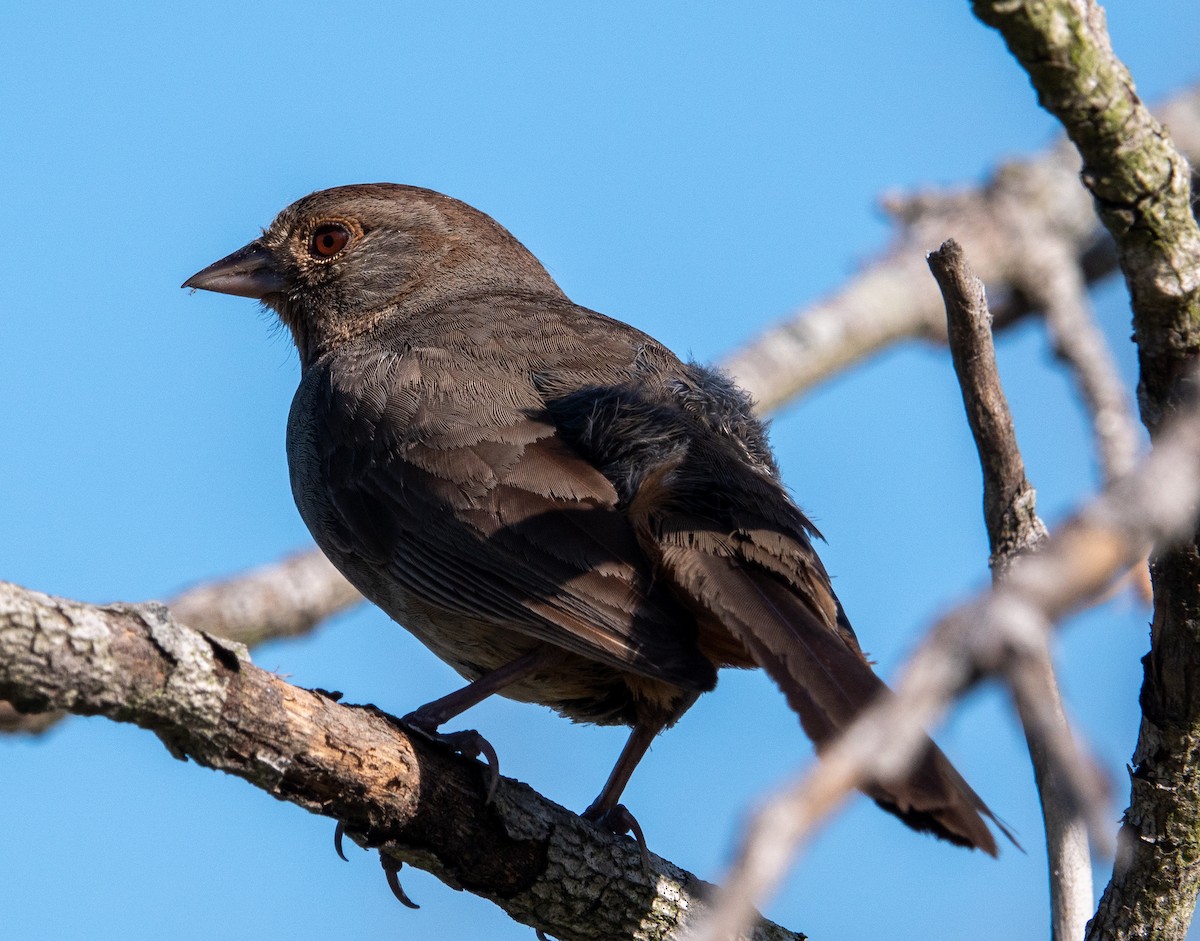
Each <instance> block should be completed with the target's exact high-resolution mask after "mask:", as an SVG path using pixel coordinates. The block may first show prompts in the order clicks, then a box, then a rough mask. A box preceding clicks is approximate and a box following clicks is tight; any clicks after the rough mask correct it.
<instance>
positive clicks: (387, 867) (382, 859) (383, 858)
mask: <svg viewBox="0 0 1200 941" xmlns="http://www.w3.org/2000/svg"><path fill="white" fill-rule="evenodd" d="M379 865H381V866H382V867H383V872H384V875H385V876H386V877H387V884H388V888H389V889H391V890H392V895H394V896H396V898H397V899H399V900H400V904H401V905H407V906H408V907H409V908H420V907H421V906H420V905H418V904H417V903H416V902H414V901H413V900H412V899H410V898H409V897H408V896H407V895H406V894H405V892H404V887H403V886H401V885H400V876H399V872H400V867H402V866H403V865H404V863H401V862H398V861H397V860H394V859H392V858H391V857H390V856H387V855H385V854H383V853H380V854H379Z"/></svg>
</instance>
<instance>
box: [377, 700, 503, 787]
mask: <svg viewBox="0 0 1200 941" xmlns="http://www.w3.org/2000/svg"><path fill="white" fill-rule="evenodd" d="M400 721H401V722H402V723H404V725H406V726H407V727H408V728H410V729H412V730H413V731H414V732H416V733H417V734H419V735H423V736H424V737H425V738H427V739H429V740H430V741H433V742H441V743H442V744H443V745H445V746H446V747H447V748H451V749H453V750H454V751H455V752H456V753H457V754H459V755H462V756H463V757H464V758H472V759H474V758H482V759H483V760H484V761H485V762H486V763H487V803H489V804H490V803H491V802H492V798H493V797H495V796H496V786H497V785H498V784H499V783H500V758H499V756H497V754H496V749H494V748H492V743H491V742H489V741H488V740H487V739H486V738H484V737H483V736H482V735H480V734H479V733H478V732H477V731H475V729H464V730H463V731H461V732H439V731H438V730H437V726H436V725H433V724H431V723H430V721H429V720H427V719H425V718H424V717H423V716H422V715H421V713H420V710H417V711H416V712H410V713H409V714H408V715H406V716H405V717H404V718H403V719H401V720H400Z"/></svg>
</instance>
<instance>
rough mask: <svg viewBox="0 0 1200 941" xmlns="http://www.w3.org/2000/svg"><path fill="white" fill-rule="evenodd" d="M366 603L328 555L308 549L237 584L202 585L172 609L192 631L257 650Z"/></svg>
mask: <svg viewBox="0 0 1200 941" xmlns="http://www.w3.org/2000/svg"><path fill="white" fill-rule="evenodd" d="M362 600H363V599H362V595H360V594H359V593H358V591H356V590H355V588H354V587H353V586H352V585H351V584H350V583H349V582H348V581H346V579H345V578H344V577H343V576H342V574H341V573H340V572H339V571H338V570H337V569H335V568H334V567H333V564H332V563H331V562H330V561H329V560H328V559H326V558H325V556H324V554H323V553H321V552H320V551H319V550H318V549H309V550H307V551H306V552H298V553H296V554H295V555H291V556H288V557H287V558H284V559H281V560H280V561H278V562H275V563H274V564H272V565H264V566H262V567H261V568H256V569H252V570H251V571H249V572H246V573H243V574H241V575H237V576H235V577H234V578H229V579H224V580H221V581H216V582H206V583H205V584H203V585H197V586H196V587H195V588H191V589H188V590H187V591H184V592H182V593H181V594H179V595H178V596H176V597H175V599H174V600H172V601H170V602H168V605H169V606H170V608H171V611H172V613H173V614H174V615H175V617H176V618H178V619H179V620H180V621H183V623H185V624H187V625H188V626H189V627H193V628H195V629H196V630H201V631H208V632H209V633H210V634H216V635H217V636H218V637H224V638H226V639H228V640H232V641H236V642H238V643H242V644H246V645H248V646H252V645H254V644H258V643H261V642H263V641H264V640H270V639H272V638H275V637H292V636H294V635H296V634H307V633H308V632H309V631H311V630H312V629H313V628H314V627H316V625H318V624H320V623H321V622H322V621H324V620H326V619H327V618H329V617H332V616H333V615H335V614H338V613H340V612H342V611H345V610H346V609H347V608H349V607H350V606H352V605H355V604H357V603H358V602H360V601H362Z"/></svg>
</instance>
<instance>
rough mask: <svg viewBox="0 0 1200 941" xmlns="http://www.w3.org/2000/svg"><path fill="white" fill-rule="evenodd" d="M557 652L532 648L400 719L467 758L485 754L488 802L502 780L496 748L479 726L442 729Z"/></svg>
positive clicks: (551, 649)
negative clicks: (475, 727)
mask: <svg viewBox="0 0 1200 941" xmlns="http://www.w3.org/2000/svg"><path fill="white" fill-rule="evenodd" d="M554 654H555V651H554V650H553V648H549V647H540V648H538V649H537V650H533V651H530V652H529V653H527V654H525V655H524V656H522V657H518V658H517V659H516V660H513V661H512V662H511V663H506V664H505V665H504V666H502V667H499V668H497V669H495V670H492V672H491V673H485V674H484V675H483V676H481V677H480V678H479V679H477V680H475V681H474V682H473V683H469V684H467V685H466V686H464V687H463V688H462V689H458V690H455V691H454V692H453V693H450V694H449V695H446V696H443V697H442V698H441V699H435V700H434V701H433V702H431V703H426V704H425V705H424V706H421V708H419V709H415V710H413V711H412V712H410V713H409V714H408V715H406V716H405V717H404V718H403V719H401V720H400V721H401V722H403V723H404V724H405V725H406V726H408V727H409V728H411V729H413V730H414V731H416V732H419V733H420V734H421V735H424V736H425V737H426V738H429V739H432V740H433V741H435V742H441V743H442V744H444V745H449V746H450V747H451V748H452V749H454V750H455V751H456V752H458V753H459V754H460V755H463V756H465V757H467V758H478V757H480V756H483V757H484V759H485V760H486V761H487V764H488V769H489V771H488V789H487V792H488V793H487V799H488V803H491V800H492V797H493V796H494V795H495V793H496V785H497V784H498V783H499V782H500V760H499V758H497V757H496V750H495V749H494V748H492V746H491V744H490V743H489V742H488V740H487V739H485V738H484V737H483V736H482V735H480V734H479V733H478V732H477V731H476V730H475V729H465V730H463V731H461V732H439V731H438V728H439V727H440V726H441V725H442V724H444V723H446V722H449V721H450V720H451V719H453V718H454V717H455V716H457V715H459V714H461V713H463V712H466V711H467V710H468V709H470V708H471V707H472V706H474V705H476V704H478V703H481V702H483V701H484V700H485V699H487V698H488V697H489V696H491V695H492V694H493V693H498V692H500V690H502V689H504V688H505V687H506V686H511V685H512V684H513V683H516V682H517V681H518V680H522V679H524V678H525V677H527V676H528V675H529V674H530V673H533V672H534V671H535V670H537V669H539V668H540V667H542V666H545V664H547V663H548V662H550V660H551V659H553V657H554Z"/></svg>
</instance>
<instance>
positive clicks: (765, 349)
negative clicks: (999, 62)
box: [724, 88, 1200, 411]
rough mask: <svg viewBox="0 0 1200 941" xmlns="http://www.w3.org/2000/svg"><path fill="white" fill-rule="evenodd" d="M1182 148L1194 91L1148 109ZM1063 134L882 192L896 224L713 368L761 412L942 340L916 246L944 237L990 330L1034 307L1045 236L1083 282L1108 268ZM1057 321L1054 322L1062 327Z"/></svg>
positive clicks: (1194, 137) (1105, 243)
mask: <svg viewBox="0 0 1200 941" xmlns="http://www.w3.org/2000/svg"><path fill="white" fill-rule="evenodd" d="M1160 110H1161V112H1162V114H1163V115H1164V118H1165V120H1167V121H1168V122H1169V123H1170V124H1171V127H1172V130H1173V131H1174V133H1175V135H1176V137H1177V139H1178V140H1179V142H1180V146H1182V147H1183V148H1184V150H1185V152H1186V153H1188V154H1189V155H1190V156H1191V157H1192V158H1193V159H1194V160H1196V159H1198V158H1200V88H1192V89H1190V90H1188V91H1187V92H1184V93H1183V94H1181V95H1179V96H1177V97H1176V98H1173V99H1171V100H1170V101H1168V102H1167V103H1166V104H1164V105H1163V106H1162V108H1161V109H1160ZM1079 166H1080V165H1079V156H1078V154H1077V153H1076V151H1075V149H1074V148H1073V147H1071V146H1070V144H1069V143H1067V142H1065V141H1064V142H1062V143H1061V144H1058V145H1056V146H1055V147H1053V148H1052V149H1050V150H1049V151H1047V152H1046V153H1044V154H1042V155H1040V156H1037V157H1033V158H1030V159H1026V160H1014V161H1011V162H1009V163H1006V164H1004V165H1003V166H1001V167H1000V168H999V169H998V170H997V171H995V172H994V173H993V174H992V176H991V177H990V178H989V179H988V180H987V181H986V182H985V183H984V184H983V186H980V187H974V186H972V187H961V188H958V189H954V190H945V191H927V192H923V193H919V194H916V195H911V196H900V195H892V196H889V197H886V198H885V200H884V206H885V208H886V209H887V210H888V212H889V214H890V215H891V216H892V217H893V219H894V220H895V221H896V223H897V224H898V226H899V231H898V232H897V233H896V235H895V237H894V239H893V243H892V245H891V246H890V247H889V248H888V249H887V250H886V251H885V252H884V253H883V254H882V255H881V256H879V257H878V258H875V259H873V260H872V261H870V262H868V263H867V264H866V265H865V266H864V267H863V269H862V270H861V271H860V272H859V273H858V274H857V275H855V276H854V277H852V278H851V279H850V280H849V281H848V282H847V283H846V284H845V285H844V286H843V287H841V288H839V289H838V290H837V291H836V292H835V293H834V294H832V295H830V296H829V297H828V298H826V299H825V300H823V301H820V302H818V303H817V304H814V305H812V306H809V307H805V308H802V309H800V310H798V311H797V312H796V313H795V314H793V315H792V316H791V317H789V318H788V319H787V320H786V321H785V322H783V323H781V324H778V325H776V326H774V327H772V328H770V329H768V330H766V331H764V332H763V333H762V334H760V335H759V336H758V337H756V338H754V339H753V340H751V341H750V342H749V343H747V344H746V345H745V346H744V347H742V348H741V349H739V350H737V351H735V352H733V353H732V354H731V355H730V356H729V357H727V358H726V359H725V362H724V365H725V367H726V368H727V369H728V370H729V371H730V372H731V373H733V375H734V376H736V377H737V379H738V381H739V382H740V383H741V384H742V385H743V386H745V387H746V389H747V390H749V391H750V392H751V394H753V395H754V397H755V398H756V399H757V401H758V402H759V404H760V406H761V407H762V408H763V409H764V410H766V411H772V410H774V409H776V408H778V407H780V406H781V405H783V404H785V403H786V402H788V401H790V400H791V399H792V398H794V397H795V396H797V395H799V394H800V393H801V392H803V391H805V390H806V389H809V388H811V387H812V386H814V385H816V384H817V383H819V382H822V381H824V380H826V379H828V378H830V377H831V376H833V375H835V374H837V373H839V372H841V371H842V370H844V369H845V368H846V367H847V366H850V365H852V364H854V363H857V362H859V361H861V360H864V359H867V358H868V357H869V356H871V355H873V354H875V353H878V352H881V351H882V350H884V349H887V348H888V347H890V346H892V345H893V344H895V343H897V342H899V341H902V340H928V341H933V342H938V343H944V342H945V340H946V325H945V316H944V309H943V306H942V301H941V298H940V297H939V296H938V292H937V290H936V289H935V288H934V286H933V285H932V284H930V283H929V273H928V270H927V268H926V267H925V265H924V263H923V262H924V255H925V252H926V251H928V250H929V249H930V248H931V247H933V246H935V245H939V244H941V243H942V242H943V241H944V240H945V239H947V238H949V237H951V236H953V237H954V238H956V239H957V240H958V241H959V242H960V243H962V245H963V246H964V248H965V250H966V251H967V252H968V254H969V255H970V257H971V259H972V263H973V265H974V266H975V268H976V271H977V272H978V273H979V276H980V277H981V278H982V279H983V282H984V284H985V285H987V291H988V295H989V297H990V298H991V305H992V315H993V317H994V319H995V325H996V328H997V329H1002V328H1004V327H1007V326H1009V325H1011V324H1013V323H1015V322H1017V321H1018V320H1020V319H1021V318H1022V317H1024V316H1026V315H1028V314H1030V313H1032V312H1034V311H1037V310H1039V309H1044V308H1043V307H1042V306H1041V305H1043V304H1045V303H1047V301H1048V298H1046V297H1042V298H1037V297H1036V296H1033V297H1031V296H1030V295H1029V293H1027V289H1028V282H1029V280H1030V279H1029V277H1028V275H1027V271H1026V268H1025V266H1026V264H1027V262H1028V259H1029V257H1030V256H1031V254H1034V255H1036V246H1034V247H1031V245H1030V239H1031V236H1032V234H1037V237H1038V239H1039V240H1040V241H1041V242H1042V243H1043V244H1044V243H1045V239H1046V238H1048V237H1051V236H1052V237H1053V238H1054V240H1055V241H1056V242H1057V244H1058V245H1059V246H1060V247H1061V250H1062V251H1063V252H1064V254H1065V257H1066V258H1069V259H1070V260H1071V266H1070V267H1071V268H1072V269H1074V270H1075V271H1077V272H1079V276H1080V279H1081V281H1082V282H1083V283H1084V284H1093V283H1095V282H1096V281H1098V280H1100V279H1102V278H1104V277H1106V276H1108V275H1109V274H1112V273H1113V272H1114V271H1115V270H1116V268H1117V255H1116V251H1115V248H1114V245H1113V242H1112V240H1111V238H1110V237H1109V236H1108V234H1107V232H1106V231H1105V230H1104V228H1103V226H1101V224H1100V222H1099V220H1098V219H1097V218H1096V214H1095V211H1094V209H1093V205H1092V200H1091V198H1090V197H1089V195H1088V193H1087V191H1086V190H1085V189H1084V188H1083V187H1082V186H1080V185H1079ZM1064 329H1065V326H1064Z"/></svg>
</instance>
